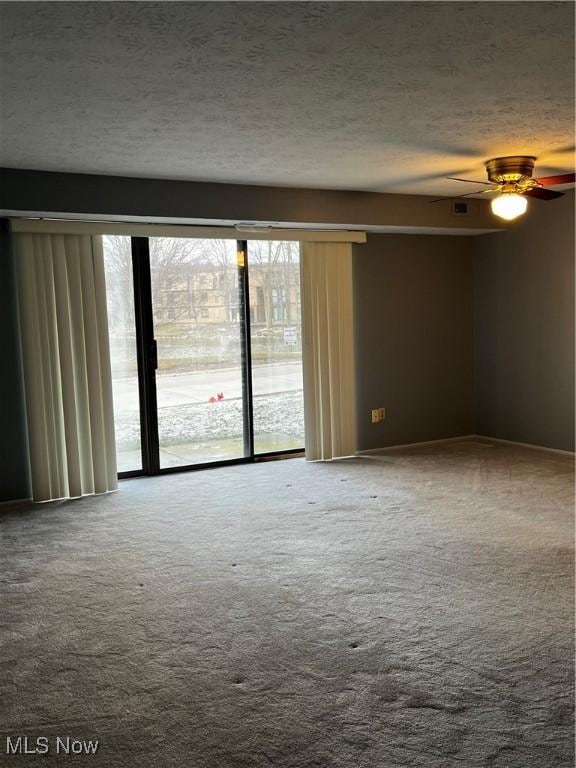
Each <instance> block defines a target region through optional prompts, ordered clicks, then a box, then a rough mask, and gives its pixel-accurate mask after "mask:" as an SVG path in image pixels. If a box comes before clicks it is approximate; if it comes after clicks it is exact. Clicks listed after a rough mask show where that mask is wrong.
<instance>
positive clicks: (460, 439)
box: [356, 434, 576, 458]
mask: <svg viewBox="0 0 576 768" xmlns="http://www.w3.org/2000/svg"><path fill="white" fill-rule="evenodd" d="M466 440H484V441H486V442H488V443H502V444H503V445H515V446H517V447H518V448H530V449H531V450H533V451H546V452H547V453H557V454H560V455H561V456H570V457H571V458H574V457H575V456H576V453H575V452H574V451H563V450H561V449H560V448H548V447H546V446H545V445H535V444H534V443H519V442H517V441H515V440H504V439H503V438H501V437H490V435H476V434H473V435H460V436H459V437H444V438H441V439H440V440H422V441H421V442H418V443H401V444H399V445H387V446H386V447H384V448H366V449H365V450H363V451H356V456H369V455H370V454H371V453H386V452H388V451H396V450H398V449H399V448H423V447H424V446H426V445H441V444H443V443H458V442H464V441H466Z"/></svg>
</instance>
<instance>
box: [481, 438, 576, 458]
mask: <svg viewBox="0 0 576 768" xmlns="http://www.w3.org/2000/svg"><path fill="white" fill-rule="evenodd" d="M470 437H473V438H477V439H478V440H486V441H488V442H491V443H502V444H503V445H516V446H518V448H530V449H531V450H533V451H546V452H547V453H559V454H560V455H561V456H570V457H571V458H574V456H576V454H575V453H574V451H563V450H561V449H560V448H548V447H547V446H545V445H536V444H535V443H519V442H518V441H516V440H504V439H503V438H501V437H491V436H490V435H470Z"/></svg>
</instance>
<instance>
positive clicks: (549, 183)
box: [536, 173, 576, 187]
mask: <svg viewBox="0 0 576 768" xmlns="http://www.w3.org/2000/svg"><path fill="white" fill-rule="evenodd" d="M536 181H538V182H539V183H540V184H543V185H544V186H545V187H554V186H555V185H556V184H574V183H575V182H576V173H562V174H560V175H559V176H541V177H540V178H539V179H536Z"/></svg>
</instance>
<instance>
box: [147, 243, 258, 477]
mask: <svg viewBox="0 0 576 768" xmlns="http://www.w3.org/2000/svg"><path fill="white" fill-rule="evenodd" d="M150 274H151V281H152V310H153V321H154V334H155V338H156V345H157V356H158V367H157V369H156V398H157V407H158V439H159V448H160V468H161V469H164V468H167V467H181V466H186V465H188V464H198V463H205V462H209V461H222V460H225V459H238V458H241V457H242V456H244V419H243V397H242V344H241V332H240V330H241V329H240V270H239V268H238V265H237V255H236V242H235V241H234V240H198V239H190V240H188V239H184V238H181V237H180V238H166V237H164V238H160V237H155V238H151V239H150Z"/></svg>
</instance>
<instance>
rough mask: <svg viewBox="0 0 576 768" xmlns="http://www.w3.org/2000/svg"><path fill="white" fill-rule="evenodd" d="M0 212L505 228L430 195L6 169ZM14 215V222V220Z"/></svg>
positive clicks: (477, 211)
mask: <svg viewBox="0 0 576 768" xmlns="http://www.w3.org/2000/svg"><path fill="white" fill-rule="evenodd" d="M0 177H1V178H2V184H1V185H0V210H3V211H8V212H10V211H12V212H15V213H18V212H23V213H26V212H38V213H46V212H48V213H53V214H54V213H56V214H60V215H64V216H65V215H66V214H82V215H86V216H87V217H90V216H104V217H106V218H114V217H119V218H121V219H123V218H126V217H140V218H143V219H144V220H145V221H150V220H156V219H161V220H164V221H171V222H174V221H178V220H184V221H186V220H189V219H209V220H215V219H216V220H217V219H223V220H229V221H274V222H295V223H304V224H306V223H309V224H328V225H330V224H340V225H342V224H343V225H349V226H355V227H356V226H359V227H364V226H372V225H375V226H379V227H381V226H389V227H396V228H397V227H409V228H414V227H428V228H430V227H433V228H439V227H440V228H447V229H448V230H452V229H464V230H468V229H476V230H479V231H483V230H484V231H486V230H494V229H498V228H502V227H501V226H500V224H499V223H498V222H496V221H495V220H494V216H492V215H491V214H490V209H489V207H488V204H487V202H486V201H485V200H472V199H471V198H468V201H467V202H468V206H469V215H468V216H455V215H454V214H453V212H452V206H451V203H450V201H446V202H444V203H438V204H436V205H430V202H429V201H430V196H429V195H391V194H380V193H377V192H354V191H342V190H331V189H297V188H288V187H260V186H256V185H253V186H249V185H240V184H213V183H208V182H195V181H172V180H169V179H134V178H126V177H120V176H97V175H91V174H81V173H50V172H46V171H27V170H16V169H12V168H0ZM9 215H12V214H9Z"/></svg>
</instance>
